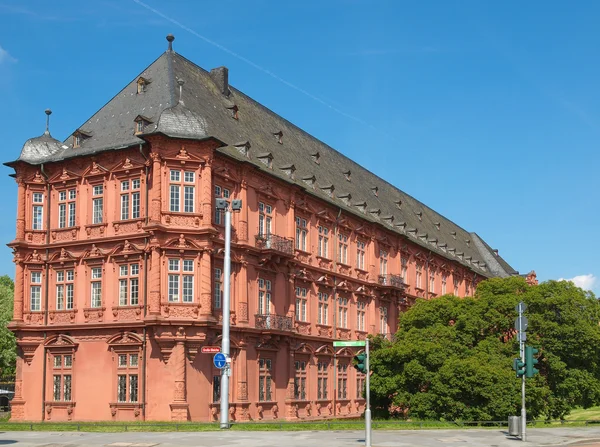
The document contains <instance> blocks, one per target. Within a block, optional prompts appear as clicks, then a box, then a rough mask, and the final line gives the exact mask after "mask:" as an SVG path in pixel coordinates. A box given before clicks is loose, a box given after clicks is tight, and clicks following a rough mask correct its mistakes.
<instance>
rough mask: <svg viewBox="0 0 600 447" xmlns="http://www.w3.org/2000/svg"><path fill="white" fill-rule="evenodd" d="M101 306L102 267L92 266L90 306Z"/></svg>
mask: <svg viewBox="0 0 600 447" xmlns="http://www.w3.org/2000/svg"><path fill="white" fill-rule="evenodd" d="M101 306H102V268H101V267H94V268H92V297H91V307H101Z"/></svg>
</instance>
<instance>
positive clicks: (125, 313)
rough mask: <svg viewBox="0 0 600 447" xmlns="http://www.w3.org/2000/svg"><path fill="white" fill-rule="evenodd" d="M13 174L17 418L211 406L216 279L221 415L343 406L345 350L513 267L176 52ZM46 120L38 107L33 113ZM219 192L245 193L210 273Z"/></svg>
mask: <svg viewBox="0 0 600 447" xmlns="http://www.w3.org/2000/svg"><path fill="white" fill-rule="evenodd" d="M167 40H168V41H169V47H168V50H167V51H166V52H165V53H163V54H161V55H160V57H158V59H156V60H155V61H154V62H153V63H152V64H150V66H148V67H147V68H145V69H144V70H143V71H142V73H140V74H139V75H138V76H136V77H135V78H134V79H133V80H132V81H131V82H130V83H129V84H127V85H126V86H125V88H124V89H123V90H122V91H120V92H119V93H118V94H117V95H116V96H115V97H114V98H113V99H111V100H110V101H109V102H108V103H107V104H106V105H105V106H103V107H102V108H101V109H100V110H99V111H98V112H96V113H95V114H94V115H93V116H92V117H90V118H89V119H87V120H86V121H85V122H84V123H83V124H82V125H81V127H80V128H78V129H76V130H75V131H74V132H73V133H72V134H71V135H70V136H68V137H67V138H66V139H65V140H64V142H60V141H58V140H56V139H54V138H53V137H52V136H51V135H50V133H49V131H48V129H47V130H46V132H45V133H44V134H43V135H42V136H40V137H37V138H32V139H30V140H28V141H27V142H26V143H25V145H24V146H23V149H22V151H21V154H20V156H19V158H18V159H17V160H15V161H13V162H10V163H7V164H8V165H9V166H11V167H12V168H14V171H15V173H14V177H15V180H16V182H17V184H18V197H17V201H18V208H17V209H18V211H17V231H16V237H15V239H14V241H12V242H11V243H10V244H9V245H10V246H11V247H12V248H13V250H14V262H15V264H16V275H15V302H14V304H15V305H14V319H13V321H12V323H11V326H10V327H11V329H12V330H13V331H14V333H15V335H16V337H17V340H18V347H19V356H18V362H17V379H16V380H17V382H16V391H15V397H14V400H13V401H12V417H13V419H15V420H47V421H48V420H50V421H64V420H77V421H85V420H178V421H180V420H193V421H215V420H218V417H219V405H218V400H219V398H220V373H219V370H217V369H215V368H214V367H213V364H212V356H211V355H208V354H202V353H201V348H202V347H203V346H214V345H219V344H220V334H221V326H222V317H221V306H222V290H223V283H224V281H225V280H227V279H228V280H230V281H231V309H232V313H231V324H232V330H231V340H232V359H233V364H232V376H231V387H230V396H229V400H230V402H231V404H230V412H231V414H230V417H231V419H232V420H235V421H247V420H271V419H291V420H293V419H316V418H327V417H345V416H357V415H360V414H361V413H362V412H363V410H364V404H365V402H364V399H363V396H362V388H363V383H364V379H363V376H362V375H360V374H358V373H357V372H356V371H355V370H354V369H353V368H352V365H351V359H352V356H353V355H354V354H355V353H356V352H355V351H353V350H350V349H339V350H335V349H334V348H333V343H332V342H333V340H335V339H341V340H356V339H359V340H361V339H364V338H365V337H366V336H367V335H368V334H381V335H383V336H385V337H390V336H391V335H393V333H394V332H395V331H396V329H397V317H398V314H399V312H401V311H402V310H403V309H405V308H406V306H409V305H410V304H411V303H412V302H414V300H415V299H416V298H418V297H421V298H426V299H429V298H433V297H436V296H438V295H443V294H447V293H453V294H455V295H459V296H467V295H471V294H472V293H473V291H474V289H475V287H476V285H477V283H478V282H479V281H481V280H482V279H485V278H487V277H494V276H508V275H513V274H517V272H515V271H514V270H513V269H512V268H511V267H510V266H509V265H508V264H507V263H506V262H505V261H504V260H503V259H502V258H501V257H500V256H499V255H498V253H497V252H496V251H494V250H492V249H491V248H490V247H489V246H488V245H487V244H486V243H485V242H484V241H483V240H482V239H481V238H480V237H479V236H478V235H477V234H475V233H470V232H467V231H465V230H464V229H462V228H461V227H459V226H458V225H456V224H454V223H453V222H451V221H449V220H448V219H446V218H444V217H443V216H441V215H439V214H437V213H436V212H435V211H433V210H431V209H430V208H428V207H427V206H425V205H423V204H422V203H420V202H418V201H417V200H415V199H414V198H412V197H411V196H409V195H407V194H405V193H403V192H402V191H400V190H398V189H397V188H395V187H394V186H392V185H391V184H389V183H387V182H386V181H384V180H382V179H380V178H378V177H377V176H375V175H373V174H372V173H370V172H368V171H367V170H365V169H364V168H362V167H361V166H360V165H358V164H356V163H354V162H353V161H352V160H349V159H348V158H346V157H344V156H343V155H342V154H341V153H339V152H336V151H335V150H333V149H332V148H330V147H329V146H327V145H326V144H324V143H322V142H321V141H319V140H317V139H316V138H314V137H312V136H311V135H309V134H307V133H306V132H304V131H302V130H301V129H299V128H298V127H296V126H294V125H293V124H291V123H289V122H288V121H286V120H285V119H283V118H281V117H280V116H278V115H276V114H275V113H274V112H272V111H270V110H268V109H267V108H266V107H264V106H262V105H261V104H259V103H258V102H256V101H254V100H253V99H251V98H249V97H248V96H246V95H244V94H243V93H242V92H240V91H238V90H236V89H235V88H233V87H231V86H230V85H229V82H228V71H227V69H226V68H224V67H219V68H216V69H213V70H211V71H210V72H207V71H205V70H203V69H202V68H200V67H198V66H197V65H195V64H194V63H193V62H191V61H189V60H188V59H186V58H184V57H182V56H181V55H179V54H177V53H176V52H175V51H174V50H173V49H172V42H173V37H172V36H169V37H168V38H167ZM47 114H48V116H49V115H50V111H47ZM216 197H223V198H227V199H233V198H237V199H241V200H242V202H243V208H242V210H241V212H240V213H236V214H234V215H233V219H232V225H233V229H232V235H233V236H232V272H231V277H230V278H223V246H224V244H223V234H224V228H223V220H224V216H223V215H222V214H220V213H219V212H217V211H216V210H215V206H214V202H215V198H216Z"/></svg>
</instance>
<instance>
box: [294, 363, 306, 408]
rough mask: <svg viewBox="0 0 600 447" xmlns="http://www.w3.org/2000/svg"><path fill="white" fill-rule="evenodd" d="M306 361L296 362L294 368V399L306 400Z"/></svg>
mask: <svg viewBox="0 0 600 447" xmlns="http://www.w3.org/2000/svg"><path fill="white" fill-rule="evenodd" d="M306 363H307V362H306V360H296V361H295V362H294V367H295V370H296V375H295V376H294V399H296V400H306V375H307V374H306Z"/></svg>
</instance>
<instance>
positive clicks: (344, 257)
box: [338, 233, 348, 264]
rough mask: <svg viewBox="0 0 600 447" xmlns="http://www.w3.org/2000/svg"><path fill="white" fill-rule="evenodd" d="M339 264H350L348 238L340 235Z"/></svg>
mask: <svg viewBox="0 0 600 447" xmlns="http://www.w3.org/2000/svg"><path fill="white" fill-rule="evenodd" d="M338 262H340V263H342V264H348V236H347V235H345V234H341V233H340V234H338Z"/></svg>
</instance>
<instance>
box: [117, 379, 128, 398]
mask: <svg viewBox="0 0 600 447" xmlns="http://www.w3.org/2000/svg"><path fill="white" fill-rule="evenodd" d="M117 401H118V402H127V376H126V375H125V374H119V375H118V376H117Z"/></svg>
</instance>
